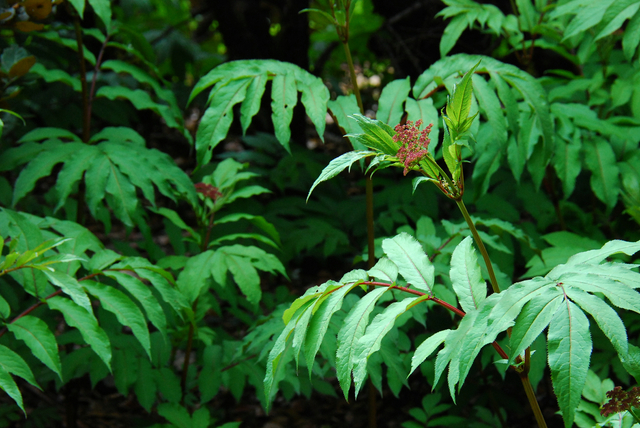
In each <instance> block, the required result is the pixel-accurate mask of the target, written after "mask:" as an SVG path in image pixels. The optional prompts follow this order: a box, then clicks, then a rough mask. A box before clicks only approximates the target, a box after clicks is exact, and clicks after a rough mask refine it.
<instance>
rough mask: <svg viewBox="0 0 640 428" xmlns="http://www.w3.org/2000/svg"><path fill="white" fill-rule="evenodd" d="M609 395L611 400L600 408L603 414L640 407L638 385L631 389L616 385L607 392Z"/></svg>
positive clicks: (639, 389)
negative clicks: (626, 389) (623, 388)
mask: <svg viewBox="0 0 640 428" xmlns="http://www.w3.org/2000/svg"><path fill="white" fill-rule="evenodd" d="M607 397H609V401H608V402H606V403H605V404H603V405H602V407H601V408H600V414H601V415H602V416H608V415H610V414H612V413H620V412H624V411H625V410H631V409H632V408H634V407H640V388H639V387H637V386H636V387H633V388H631V389H630V390H629V391H623V390H622V387H620V386H616V387H615V388H613V389H612V390H611V391H609V392H607Z"/></svg>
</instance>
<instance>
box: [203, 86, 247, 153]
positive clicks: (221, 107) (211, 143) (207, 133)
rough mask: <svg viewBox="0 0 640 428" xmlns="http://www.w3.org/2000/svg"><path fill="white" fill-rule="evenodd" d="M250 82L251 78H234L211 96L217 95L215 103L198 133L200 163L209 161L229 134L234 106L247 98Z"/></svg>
mask: <svg viewBox="0 0 640 428" xmlns="http://www.w3.org/2000/svg"><path fill="white" fill-rule="evenodd" d="M250 83H251V80H250V79H238V80H232V81H231V82H229V84H228V85H226V86H223V87H222V88H220V89H219V90H218V91H216V92H215V93H213V94H212V95H213V96H210V97H209V99H210V100H213V99H214V97H215V103H212V104H211V105H210V106H209V107H208V108H207V110H206V111H205V112H204V115H203V116H202V119H200V124H199V125H198V131H197V133H196V152H197V157H198V165H204V164H206V163H208V162H209V160H210V159H211V155H212V152H213V149H214V148H215V147H216V146H217V145H218V143H219V142H220V141H222V140H223V139H224V138H225V137H226V136H227V132H228V131H229V127H230V126H231V122H233V106H234V105H236V104H237V103H239V102H242V101H243V100H244V99H245V97H246V95H247V89H248V87H249V84H250Z"/></svg>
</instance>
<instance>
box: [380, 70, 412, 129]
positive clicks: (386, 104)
mask: <svg viewBox="0 0 640 428" xmlns="http://www.w3.org/2000/svg"><path fill="white" fill-rule="evenodd" d="M410 90H411V82H410V81H409V76H407V78H406V79H397V80H394V81H393V82H390V83H388V84H387V85H386V86H385V87H384V88H383V89H382V92H381V93H380V99H379V100H378V106H379V107H378V111H377V113H376V119H378V120H380V121H382V122H384V123H386V124H387V125H390V126H392V127H393V126H396V125H397V124H399V123H400V120H401V119H402V115H403V114H404V102H405V101H406V100H407V97H408V96H409V91H410Z"/></svg>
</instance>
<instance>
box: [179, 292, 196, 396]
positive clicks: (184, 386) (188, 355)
mask: <svg viewBox="0 0 640 428" xmlns="http://www.w3.org/2000/svg"><path fill="white" fill-rule="evenodd" d="M197 308H198V299H197V298H196V301H195V302H193V312H194V314H195V312H196V309H197ZM194 324H195V321H193V320H192V321H191V323H190V324H189V334H188V336H187V349H185V351H184V362H183V363H182V377H181V378H180V389H181V390H182V400H180V402H181V403H182V404H184V399H185V397H186V396H187V372H188V371H189V360H190V359H191V349H192V348H193V333H194V330H195V328H194Z"/></svg>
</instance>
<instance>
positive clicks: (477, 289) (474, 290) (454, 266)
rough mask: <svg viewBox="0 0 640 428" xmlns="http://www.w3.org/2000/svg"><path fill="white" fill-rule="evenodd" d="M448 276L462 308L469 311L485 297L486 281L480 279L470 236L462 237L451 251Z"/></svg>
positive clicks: (476, 257) (476, 307) (476, 306)
mask: <svg viewBox="0 0 640 428" xmlns="http://www.w3.org/2000/svg"><path fill="white" fill-rule="evenodd" d="M449 276H450V277H451V283H452V286H453V290H454V291H455V292H456V295H457V296H458V302H459V303H460V306H461V307H462V310H464V311H465V312H469V311H472V310H475V309H478V306H479V305H480V303H482V301H483V300H484V299H485V298H486V297H487V283H486V282H485V281H484V280H483V279H482V274H481V272H480V264H478V255H477V254H476V251H475V249H474V248H473V239H472V238H471V237H470V236H467V237H466V238H465V239H463V240H462V241H461V242H460V244H458V246H457V247H456V249H455V250H454V251H453V254H452V255H451V270H450V271H449Z"/></svg>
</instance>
